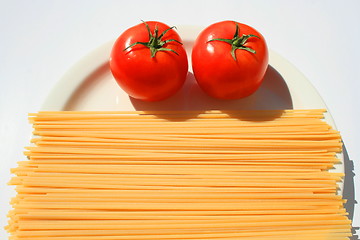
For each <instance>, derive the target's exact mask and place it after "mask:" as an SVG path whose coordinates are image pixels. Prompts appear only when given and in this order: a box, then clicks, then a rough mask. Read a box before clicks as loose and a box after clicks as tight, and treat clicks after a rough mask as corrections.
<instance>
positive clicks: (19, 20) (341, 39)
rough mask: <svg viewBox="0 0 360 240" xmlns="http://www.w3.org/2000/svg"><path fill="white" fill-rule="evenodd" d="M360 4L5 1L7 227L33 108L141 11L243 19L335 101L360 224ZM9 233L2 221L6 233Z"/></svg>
mask: <svg viewBox="0 0 360 240" xmlns="http://www.w3.org/2000/svg"><path fill="white" fill-rule="evenodd" d="M359 12H360V1H359V0H353V1H350V0H345V1H325V0H323V1H317V0H311V1H287V0H284V1H280V0H276V1H269V0H267V1H266V0H264V1H259V0H257V1H250V0H247V1H241V0H238V1H226V0H223V1H211V0H206V1H195V0H191V1H189V0H182V1H156V0H152V1H142V0H136V1H110V0H101V1H100V0H98V1H97V0H87V1H86V0H83V1H80V0H71V1H70V0H63V1H55V0H53V1H50V0H33V1H26V0H23V1H19V0H8V1H5V0H0V83H1V85H0V136H1V138H0V179H1V182H0V188H1V192H0V214H1V216H2V217H1V218H0V219H1V222H0V227H1V228H2V227H3V226H4V225H6V218H4V217H3V216H5V215H6V213H7V211H8V201H9V197H10V194H9V192H10V191H9V187H7V186H6V183H7V181H8V180H9V178H10V174H9V169H10V168H11V167H15V166H16V162H17V161H18V160H24V157H23V155H22V151H23V148H24V146H27V145H28V141H29V139H30V136H31V126H30V125H29V124H28V122H27V114H28V113H29V112H36V111H38V110H39V109H40V107H41V105H42V104H43V102H44V100H45V98H46V97H47V94H48V93H49V92H50V91H51V90H52V88H53V87H54V85H55V84H56V82H57V81H58V80H59V79H60V78H61V76H62V75H63V74H64V73H65V72H66V71H67V70H68V69H69V68H70V67H71V66H72V65H73V64H75V63H76V62H77V61H78V60H79V59H80V58H81V57H83V56H84V55H86V54H88V53H89V52H90V51H92V50H93V49H95V48H97V47H98V46H100V45H101V44H103V43H105V42H108V41H110V40H112V39H114V38H116V37H117V36H118V35H119V34H121V32H122V31H124V30H125V29H126V28H128V27H130V26H133V25H135V24H138V23H139V22H140V20H141V19H142V20H158V21H163V22H165V23H167V24H169V25H200V26H207V25H209V24H211V23H214V22H217V21H222V20H237V21H239V22H243V23H246V24H248V25H251V26H253V27H255V28H256V29H257V30H259V31H260V32H261V33H262V34H263V35H264V36H265V38H266V40H267V43H268V46H269V48H271V49H272V50H274V51H275V52H277V53H279V54H280V55H282V56H283V57H284V58H286V59H287V60H289V61H290V62H291V63H292V64H293V65H295V66H296V67H297V68H298V69H299V70H300V71H301V72H302V73H303V74H304V75H305V76H306V77H307V78H308V79H309V81H310V82H311V83H312V84H313V85H314V87H315V88H316V89H317V91H318V92H319V94H320V95H321V96H322V98H323V99H324V101H325V103H326V104H327V106H328V108H329V110H330V112H331V114H332V116H333V118H334V120H335V123H336V125H337V128H338V130H340V132H341V134H342V138H343V141H344V145H345V148H346V151H345V155H346V156H345V157H346V158H347V159H348V160H349V161H348V164H347V167H351V166H350V165H351V164H353V165H354V170H352V169H349V168H347V185H346V186H345V197H347V198H348V199H349V205H348V206H350V208H349V210H350V216H354V218H353V221H354V223H353V226H354V227H358V226H360V217H359V216H360V211H359V207H357V205H356V204H355V209H354V210H353V206H354V201H356V199H358V196H357V195H359V194H360V187H359V185H360V177H359V175H360V145H359V142H360V127H359V125H360V124H359V123H358V121H359V119H360V97H359V96H360V83H359V82H360V70H359V69H360V61H359V56H360V46H359V45H360V27H359V24H360V14H359ZM304 94H306V92H304ZM354 175H355V176H354ZM354 188H355V190H354ZM354 192H355V193H354ZM10 193H11V192H10ZM354 196H355V197H354ZM354 199H355V200H354ZM5 236H6V235H5V231H3V230H2V229H1V230H0V238H1V239H5Z"/></svg>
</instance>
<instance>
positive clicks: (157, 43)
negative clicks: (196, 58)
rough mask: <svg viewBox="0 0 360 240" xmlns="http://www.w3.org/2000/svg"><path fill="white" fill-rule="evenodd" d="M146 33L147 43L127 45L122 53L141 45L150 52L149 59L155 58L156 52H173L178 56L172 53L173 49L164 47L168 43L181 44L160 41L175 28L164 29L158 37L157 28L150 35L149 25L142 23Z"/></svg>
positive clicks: (170, 40) (172, 40) (173, 40)
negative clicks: (147, 35) (147, 36)
mask: <svg viewBox="0 0 360 240" xmlns="http://www.w3.org/2000/svg"><path fill="white" fill-rule="evenodd" d="M142 22H143V23H144V25H145V27H146V29H147V31H148V34H149V41H148V42H135V43H133V44H131V45H129V46H128V47H126V48H125V49H124V51H126V50H127V49H129V48H131V47H133V46H135V45H139V44H140V45H143V46H145V47H148V48H149V49H150V52H151V57H155V55H156V53H157V52H158V51H169V52H173V53H175V54H176V55H179V54H178V53H177V52H176V51H174V50H173V49H170V48H165V47H164V45H165V44H167V43H169V42H177V43H179V44H181V45H182V43H181V42H179V41H178V40H175V39H167V40H165V41H163V40H162V38H163V37H164V35H165V34H166V33H167V32H168V31H169V30H171V29H173V28H175V27H170V28H168V29H165V30H164V31H163V32H162V33H161V34H160V35H159V30H158V28H157V26H155V29H154V33H151V30H150V27H149V25H148V24H147V23H146V22H144V21H142Z"/></svg>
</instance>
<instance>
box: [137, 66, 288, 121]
mask: <svg viewBox="0 0 360 240" xmlns="http://www.w3.org/2000/svg"><path fill="white" fill-rule="evenodd" d="M131 103H132V104H133V106H134V108H135V109H136V110H142V111H146V110H190V111H193V112H192V113H193V114H191V115H189V116H188V117H189V118H191V117H196V116H197V115H198V114H200V113H202V112H204V111H206V110H221V111H223V112H226V113H227V114H229V115H231V114H232V111H228V110H278V111H275V112H273V114H270V115H268V117H267V118H266V119H264V120H271V119H273V118H276V117H278V116H280V115H281V114H282V112H283V110H284V109H292V108H293V102H292V98H291V95H290V92H289V89H288V87H287V85H286V82H285V80H284V78H283V77H282V76H281V75H280V73H279V72H277V71H276V69H274V68H273V67H272V66H270V65H269V66H268V69H267V71H266V73H265V77H264V81H263V83H262V85H261V86H260V88H259V89H258V90H257V91H256V92H255V93H254V94H252V95H251V96H249V97H246V98H242V99H237V100H219V99H215V98H212V97H210V96H208V95H207V94H206V93H205V92H204V91H203V90H202V89H201V88H200V87H199V85H198V84H197V82H196V79H195V77H194V75H193V73H191V72H189V73H188V76H187V79H186V82H185V84H184V86H183V87H182V88H181V89H180V90H179V92H177V93H176V94H175V95H174V96H172V97H170V98H168V99H166V100H164V101H160V102H144V101H141V100H137V99H133V98H131ZM159 117H161V116H159ZM236 117H238V118H242V116H241V114H239V113H237V114H236Z"/></svg>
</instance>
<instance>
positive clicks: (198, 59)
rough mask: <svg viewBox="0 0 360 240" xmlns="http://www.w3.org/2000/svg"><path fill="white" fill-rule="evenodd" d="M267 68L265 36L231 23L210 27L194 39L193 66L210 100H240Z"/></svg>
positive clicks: (256, 87)
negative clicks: (210, 97)
mask: <svg viewBox="0 0 360 240" xmlns="http://www.w3.org/2000/svg"><path fill="white" fill-rule="evenodd" d="M267 66H268V49H267V45H266V42H265V39H264V37H263V36H262V35H261V34H260V33H259V32H258V31H256V30H255V29H254V28H252V27H250V26H247V25H245V24H241V23H238V22H234V21H223V22H218V23H215V24H212V25H210V26H208V27H207V28H206V29H204V30H203V31H202V32H201V33H200V34H199V36H198V37H197V39H196V41H195V43H194V47H193V51H192V67H193V71H194V75H195V78H196V80H197V82H198V84H199V86H200V87H201V88H202V89H203V90H204V92H206V93H207V94H209V95H210V96H212V97H215V98H219V99H239V98H243V97H247V96H249V95H251V94H252V93H254V92H255V91H256V90H257V89H258V88H259V86H260V85H261V83H262V81H263V78H264V75H265V72H266V69H267Z"/></svg>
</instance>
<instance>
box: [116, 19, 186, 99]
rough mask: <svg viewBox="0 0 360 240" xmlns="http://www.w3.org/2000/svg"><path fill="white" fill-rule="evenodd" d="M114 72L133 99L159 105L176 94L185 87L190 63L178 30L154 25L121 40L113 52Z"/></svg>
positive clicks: (148, 24)
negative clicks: (157, 102) (154, 102)
mask: <svg viewBox="0 0 360 240" xmlns="http://www.w3.org/2000/svg"><path fill="white" fill-rule="evenodd" d="M110 69H111V72H112V74H113V76H114V78H115V80H116V81H117V83H118V84H119V85H120V87H121V88H122V89H123V90H124V91H125V92H126V93H127V94H128V95H130V96H131V97H133V98H136V99H141V100H145V101H159V100H163V99H166V98H168V97H170V96H171V95H173V94H175V93H176V92H177V91H178V90H179V89H180V88H181V86H182V85H183V84H184V82H185V79H186V75H187V72H188V60H187V56H186V52H185V49H184V47H183V46H182V43H181V38H180V36H179V35H178V33H177V32H176V31H175V30H174V28H173V27H171V28H170V27H169V26H167V25H165V24H164V23H161V22H155V21H150V22H143V23H141V24H138V25H136V26H134V27H131V28H129V29H127V30H126V31H125V32H124V33H122V34H121V35H120V36H119V38H118V39H117V40H116V42H115V44H114V46H113V48H112V51H111V56H110Z"/></svg>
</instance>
